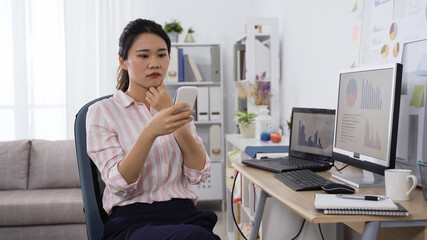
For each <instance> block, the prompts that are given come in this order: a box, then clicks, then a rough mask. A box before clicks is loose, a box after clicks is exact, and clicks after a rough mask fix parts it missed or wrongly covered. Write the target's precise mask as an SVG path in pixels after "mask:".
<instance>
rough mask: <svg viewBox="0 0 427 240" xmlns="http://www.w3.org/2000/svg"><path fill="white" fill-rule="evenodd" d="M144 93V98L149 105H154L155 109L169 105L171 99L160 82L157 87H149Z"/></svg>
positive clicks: (171, 101) (171, 102)
mask: <svg viewBox="0 0 427 240" xmlns="http://www.w3.org/2000/svg"><path fill="white" fill-rule="evenodd" d="M148 90H149V91H148V92H147V93H146V96H145V97H146V100H147V102H148V104H150V106H152V107H154V108H155V109H156V110H157V111H160V110H162V109H165V108H168V107H171V106H172V104H173V100H172V98H171V96H170V95H169V93H168V91H167V90H166V88H165V85H164V83H163V82H162V83H161V84H160V86H158V87H156V88H155V87H151V88H150V89H148Z"/></svg>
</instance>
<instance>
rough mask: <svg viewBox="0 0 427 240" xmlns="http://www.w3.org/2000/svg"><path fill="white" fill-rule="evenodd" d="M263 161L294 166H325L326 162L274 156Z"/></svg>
mask: <svg viewBox="0 0 427 240" xmlns="http://www.w3.org/2000/svg"><path fill="white" fill-rule="evenodd" d="M261 161H268V162H269V163H274V164H278V165H282V166H288V167H292V168H300V167H317V166H324V165H325V164H324V163H318V162H312V161H301V159H299V158H292V157H289V158H272V159H269V160H264V159H261Z"/></svg>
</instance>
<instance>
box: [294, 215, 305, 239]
mask: <svg viewBox="0 0 427 240" xmlns="http://www.w3.org/2000/svg"><path fill="white" fill-rule="evenodd" d="M304 223H305V218H303V220H302V224H301V227H300V229H299V231H298V233H297V235H295V237H293V238H292V240H295V239H297V237H298V236H299V234H300V233H301V231H302V228H303V227H304Z"/></svg>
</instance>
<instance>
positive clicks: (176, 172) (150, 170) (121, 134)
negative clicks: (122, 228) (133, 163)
mask: <svg viewBox="0 0 427 240" xmlns="http://www.w3.org/2000/svg"><path fill="white" fill-rule="evenodd" d="M156 113H157V111H156V110H155V109H154V108H153V107H151V108H150V109H148V108H147V107H146V105H145V104H143V103H139V102H136V101H135V100H134V99H133V98H131V97H129V96H128V95H126V94H125V93H124V92H122V91H118V92H116V93H115V94H114V96H113V97H111V98H109V99H105V100H102V101H99V102H97V103H95V104H93V105H92V106H90V107H89V110H88V113H87V117H86V129H87V130H86V132H87V151H88V154H89V156H90V158H91V159H92V160H93V162H94V163H95V164H96V166H97V167H98V169H99V171H100V172H101V176H102V179H103V180H104V182H105V184H106V187H105V190H104V196H103V200H102V201H103V206H104V209H105V211H106V212H107V213H108V214H111V210H112V208H113V207H114V206H123V205H128V204H132V203H135V202H143V203H152V202H158V201H168V200H170V199H172V198H188V199H192V200H193V201H197V198H198V196H197V194H196V193H195V192H194V191H193V190H192V189H191V186H190V184H198V183H200V182H202V181H204V180H205V179H206V178H207V176H208V174H209V171H210V166H211V161H210V159H209V157H208V155H207V154H206V164H205V167H204V169H203V170H202V171H197V170H194V169H190V168H187V167H186V166H185V165H184V161H183V158H182V154H181V149H180V148H179V146H178V143H177V142H176V140H175V138H174V136H173V134H169V135H164V136H160V137H158V138H157V139H156V140H155V142H154V143H153V146H152V147H151V149H150V152H149V154H148V157H147V160H146V162H145V164H144V167H143V170H142V173H141V175H140V177H139V179H138V180H137V181H136V182H135V183H132V184H127V182H126V180H125V179H124V178H123V176H122V175H121V174H120V172H119V171H118V168H117V165H118V163H119V161H120V160H122V159H123V158H124V157H125V156H126V154H127V153H128V152H129V150H130V149H131V147H132V146H133V144H134V142H135V141H136V139H137V138H138V135H139V133H140V132H141V130H142V128H143V127H144V126H145V125H146V124H147V123H148V121H150V120H151V119H152V118H153V116H154V114H156ZM189 126H190V130H191V133H192V135H193V136H194V138H195V140H196V141H197V143H198V144H199V145H200V146H201V147H202V148H203V149H204V150H205V152H206V149H205V147H204V146H203V141H202V139H201V138H200V137H199V136H198V135H197V133H196V127H195V126H194V122H191V123H189Z"/></svg>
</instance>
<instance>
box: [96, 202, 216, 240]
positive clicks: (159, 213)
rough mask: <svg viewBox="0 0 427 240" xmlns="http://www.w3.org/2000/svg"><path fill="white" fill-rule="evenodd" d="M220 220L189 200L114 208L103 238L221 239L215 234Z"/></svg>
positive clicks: (159, 239)
mask: <svg viewBox="0 0 427 240" xmlns="http://www.w3.org/2000/svg"><path fill="white" fill-rule="evenodd" d="M217 220H218V218H217V216H216V214H215V213H214V212H212V211H199V210H197V208H196V207H195V206H194V203H193V202H192V201H191V200H189V199H172V200H170V201H166V202H154V203H152V204H148V203H134V204H130V205H127V206H120V207H114V208H113V212H112V214H111V215H110V217H109V218H108V220H107V222H106V224H105V229H104V236H103V239H106V240H113V239H114V240H119V239H126V240H136V239H148V240H150V239H154V240H166V239H167V240H172V239H176V240H178V239H179V240H184V239H185V240H192V239H194V240H196V239H197V240H199V239H206V240H210V239H212V240H218V239H220V238H219V237H218V236H217V235H215V234H214V233H213V232H212V230H213V228H214V226H215V223H216V221H217Z"/></svg>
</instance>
